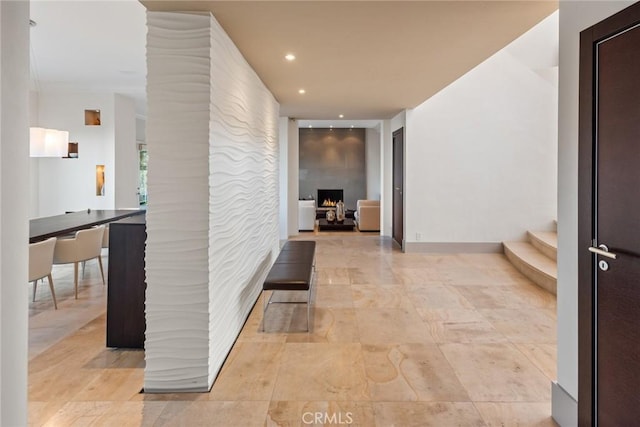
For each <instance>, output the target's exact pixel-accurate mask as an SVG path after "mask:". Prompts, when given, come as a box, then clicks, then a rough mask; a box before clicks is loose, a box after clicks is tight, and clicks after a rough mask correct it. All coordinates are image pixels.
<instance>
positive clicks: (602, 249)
mask: <svg viewBox="0 0 640 427" xmlns="http://www.w3.org/2000/svg"><path fill="white" fill-rule="evenodd" d="M589 252H592V253H594V254H598V255H602V256H604V257H607V258H611V259H618V255H616V254H614V253H613V252H609V248H608V247H607V245H600V246H598V247H597V248H594V247H593V246H590V247H589Z"/></svg>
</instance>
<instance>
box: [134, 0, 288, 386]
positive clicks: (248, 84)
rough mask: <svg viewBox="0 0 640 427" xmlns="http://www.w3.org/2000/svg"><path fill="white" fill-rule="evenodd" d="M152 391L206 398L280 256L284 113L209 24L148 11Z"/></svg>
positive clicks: (201, 18)
mask: <svg viewBox="0 0 640 427" xmlns="http://www.w3.org/2000/svg"><path fill="white" fill-rule="evenodd" d="M147 17H148V29H149V32H148V46H147V58H148V59H147V61H148V63H147V68H148V78H147V96H148V103H149V107H148V118H147V142H148V151H149V172H148V173H149V175H148V180H149V182H148V193H149V207H148V213H147V233H148V237H147V253H146V270H147V298H146V317H147V333H146V342H145V357H146V368H145V381H144V383H145V385H144V387H145V391H149V392H153V391H156V392H167V391H206V390H208V389H209V388H210V387H211V385H212V384H213V380H214V379H215V376H216V375H217V373H218V371H219V369H220V367H221V366H222V363H223V361H224V359H225V357H226V355H227V354H228V352H229V350H230V349H231V346H232V345H233V342H234V340H235V338H236V337H237V334H238V333H239V331H240V329H241V327H242V325H243V323H244V321H245V319H246V317H247V316H248V314H249V311H250V310H251V307H252V306H253V304H254V303H255V301H256V299H257V297H258V295H259V293H260V290H261V283H262V280H263V279H264V277H265V275H266V273H267V271H268V268H269V266H270V265H271V262H272V258H273V256H274V254H275V253H277V252H276V251H277V248H278V205H279V198H278V104H277V102H276V101H275V100H274V98H273V96H272V95H271V93H270V92H269V91H268V90H267V89H266V87H265V86H264V85H263V84H262V82H261V81H260V79H259V78H258V77H257V75H256V74H255V72H254V71H253V70H252V69H251V67H250V66H249V65H248V64H247V62H246V61H245V60H244V58H243V57H242V55H241V54H240V53H239V51H238V50H237V48H236V47H235V46H234V45H233V43H232V42H231V40H230V39H229V38H228V36H227V35H226V34H225V33H224V31H223V30H222V28H221V27H220V25H219V24H218V23H217V22H216V21H215V19H213V17H211V16H210V15H206V14H188V13H168V12H149V13H148V14H147Z"/></svg>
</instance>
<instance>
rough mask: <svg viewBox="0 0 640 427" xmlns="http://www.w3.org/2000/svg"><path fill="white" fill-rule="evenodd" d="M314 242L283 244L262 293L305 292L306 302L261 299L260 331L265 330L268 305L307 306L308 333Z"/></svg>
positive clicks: (314, 252)
mask: <svg viewBox="0 0 640 427" xmlns="http://www.w3.org/2000/svg"><path fill="white" fill-rule="evenodd" d="M315 255H316V242H313V241H307V240H292V241H288V242H287V243H285V244H284V246H283V247H282V249H281V250H280V254H279V255H278V258H277V259H276V262H275V263H273V266H272V267H271V270H270V271H269V274H268V275H267V278H266V279H265V281H264V284H263V285H262V291H263V292H265V291H306V292H307V300H306V301H271V298H273V295H274V293H275V292H272V293H271V296H270V297H269V300H267V299H266V296H265V297H263V309H262V314H263V316H262V331H263V332H264V330H265V323H266V314H267V309H268V308H269V304H307V331H309V312H310V300H311V283H312V280H313V273H314V271H315Z"/></svg>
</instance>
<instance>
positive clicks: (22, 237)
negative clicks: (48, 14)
mask: <svg viewBox="0 0 640 427" xmlns="http://www.w3.org/2000/svg"><path fill="white" fill-rule="evenodd" d="M28 20H29V2H17V1H16V2H13V1H11V2H4V1H3V2H0V95H1V98H0V425H2V426H25V425H27V360H28V355H27V334H28V332H27V329H28V327H27V324H28V323H27V319H28V305H27V301H28V299H27V298H28V286H27V277H28V252H27V251H28V249H27V242H28V241H29V240H28V236H29V234H28V229H29V228H28V227H29V223H28V220H27V219H28V216H27V213H28V203H29V197H28V194H29V162H28V158H29V143H28V141H29V131H28V126H29V121H28V109H29V102H28V91H29V26H28V25H26V23H27V22H28Z"/></svg>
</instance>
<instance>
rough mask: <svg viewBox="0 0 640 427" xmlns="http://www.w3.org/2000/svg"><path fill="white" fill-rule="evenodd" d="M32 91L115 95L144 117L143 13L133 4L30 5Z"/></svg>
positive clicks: (52, 1) (132, 0) (48, 1)
mask: <svg viewBox="0 0 640 427" xmlns="http://www.w3.org/2000/svg"><path fill="white" fill-rule="evenodd" d="M30 15H31V19H32V20H34V21H36V23H37V25H36V26H35V27H32V28H31V77H32V88H34V89H36V90H47V91H79V92H85V91H89V92H92V91H96V92H117V93H122V94H125V95H129V96H132V97H133V98H135V99H136V101H137V112H138V114H140V115H144V114H145V111H146V105H145V103H146V102H145V98H146V95H145V84H146V75H147V68H146V57H145V44H146V37H147V29H146V10H145V8H144V6H142V4H140V3H139V2H138V1H137V0H125V1H120V0H118V1H86V0H85V1H56V0H44V1H39V0H35V1H34V0H32V1H31V13H30Z"/></svg>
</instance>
